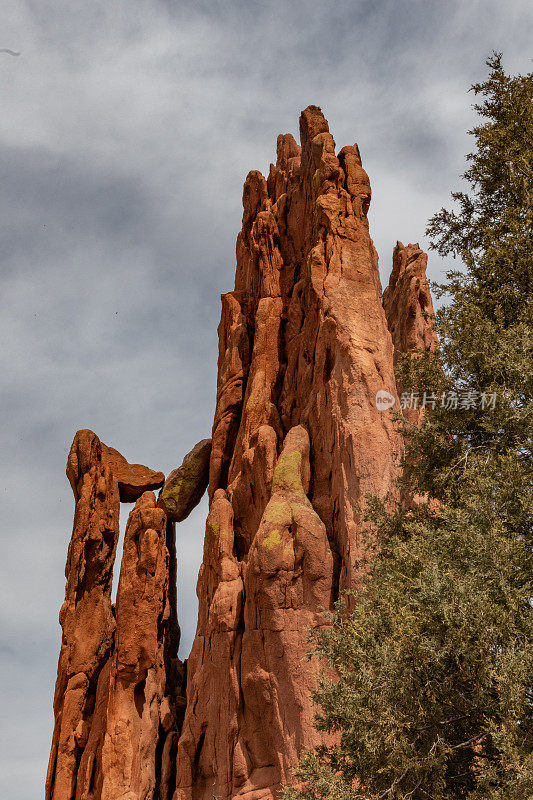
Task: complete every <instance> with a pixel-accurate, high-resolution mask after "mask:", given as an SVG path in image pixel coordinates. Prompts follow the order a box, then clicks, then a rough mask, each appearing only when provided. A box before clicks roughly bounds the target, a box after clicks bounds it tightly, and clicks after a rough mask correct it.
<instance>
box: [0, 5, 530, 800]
mask: <svg viewBox="0 0 533 800" xmlns="http://www.w3.org/2000/svg"><path fill="white" fill-rule="evenodd" d="M530 9H531V6H530V4H529V3H528V2H525V0H524V2H522V0H515V1H514V2H510V3H507V4H506V5H505V7H504V5H503V4H502V3H500V2H495V0H462V2H461V1H460V0H451V2H446V3H443V2H442V1H441V0H403V1H401V0H400V1H399V0H359V1H358V0H351V2H347V1H346V0H335V2H332V1H331V0H325V1H324V0H321V1H320V2H318V0H307V2H306V1H305V0H293V2H291V3H290V4H288V3H286V2H279V1H278V0H274V2H264V1H262V2H256V1H255V0H252V2H250V1H247V2H245V0H242V2H237V0H230V1H229V2H214V0H213V1H212V2H188V3H187V2H182V3H180V4H176V3H171V2H162V1H161V2H158V1H157V0H150V1H148V0H147V1H146V2H141V0H129V1H128V2H123V1H122V0H117V2H113V3H104V2H102V0H93V2H90V3H89V2H85V3H80V2H79V1H78V2H72V1H71V2H66V0H57V1H56V2H51V1H50V0H43V1H42V2H37V0H33V1H30V0H27V2H23V1H22V0H5V2H4V4H3V10H2V12H1V17H0V22H1V24H0V31H1V34H0V36H1V40H0V48H9V49H12V50H14V51H20V52H21V55H20V56H19V57H13V56H11V55H9V54H8V53H0V103H1V107H2V109H3V111H2V116H1V119H0V187H1V188H0V220H1V230H2V252H1V256H2V258H1V270H2V278H1V287H2V291H1V293H0V304H1V306H2V308H1V314H0V335H1V337H2V343H3V347H2V350H1V353H0V369H1V374H2V377H3V413H2V429H1V447H2V453H3V458H2V466H1V470H2V472H1V475H2V483H1V486H2V487H3V491H2V499H3V502H2V506H1V514H2V528H1V530H2V534H1V535H2V560H1V565H0V625H1V629H2V638H1V644H0V692H1V698H0V700H1V706H2V719H3V725H2V730H1V734H0V796H1V797H2V798H6V800H9V799H10V798H12V799H13V800H33V798H36V797H40V796H41V795H42V791H43V789H42V787H43V779H44V773H45V768H46V761H47V756H48V747H49V741H50V735H51V724H52V710H51V700H52V692H53V684H54V680H55V669H56V661H57V653H58V649H59V642H60V636H59V626H58V622H57V613H58V609H59V606H60V604H61V601H62V596H63V591H64V574H63V569H64V563H65V557H66V548H67V543H68V539H69V536H70V530H71V524H72V512H73V500H72V495H71V492H70V488H69V486H68V483H67V481H66V478H65V476H64V466H65V460H66V455H67V452H68V448H69V446H70V443H71V441H72V438H73V435H74V432H75V431H76V429H78V428H83V427H89V428H92V429H93V430H95V431H96V432H97V433H98V435H99V436H101V438H102V439H103V440H104V441H105V442H107V443H109V444H111V445H113V446H114V447H117V448H118V449H119V450H121V451H122V452H123V453H124V454H125V455H126V456H127V457H128V458H130V459H131V460H134V461H141V462H143V463H146V464H148V465H149V466H152V467H154V468H157V469H162V470H163V471H165V472H169V471H170V470H171V469H172V468H174V467H175V466H176V465H177V464H178V463H179V462H180V461H181V459H182V457H183V455H184V454H185V452H187V451H188V450H189V449H190V447H192V445H194V444H195V442H196V441H197V440H198V439H201V438H203V437H205V436H207V435H209V432H210V428H211V423H212V415H213V408H214V397H215V387H216V355H217V340H216V327H217V324H218V318H219V306H220V293H221V292H223V291H227V290H229V289H231V288H232V286H233V275H234V268H235V255H234V247H235V236H236V233H237V230H238V229H239V227H240V217H241V195H242V184H243V181H244V178H245V177H246V173H247V172H248V171H249V170H250V169H261V170H262V171H263V172H266V171H268V165H269V162H270V160H272V159H273V158H274V156H275V141H276V136H277V134H278V133H279V132H286V131H291V132H293V133H296V132H297V130H298V116H299V112H300V111H301V109H303V108H304V107H305V106H307V105H308V104H310V103H314V104H317V105H321V106H322V108H323V110H324V112H325V114H326V116H327V118H328V119H329V122H330V128H331V131H332V133H333V135H334V137H335V139H336V141H337V144H338V146H339V147H340V146H342V145H344V144H351V143H353V142H354V141H357V142H358V143H359V146H360V148H361V153H362V156H363V161H364V165H365V167H366V169H367V171H368V172H369V174H370V178H371V181H372V187H373V202H372V207H371V212H370V222H371V231H372V235H373V238H374V241H375V243H376V246H377V248H378V251H379V255H380V261H381V271H382V280H386V278H387V277H388V272H389V269H390V260H391V251H392V247H393V245H394V243H395V241H396V239H402V240H403V241H404V242H406V241H420V243H421V244H422V245H424V243H425V239H424V228H425V223H426V220H427V218H428V216H430V215H431V213H433V212H434V211H435V210H436V209H437V208H439V207H440V206H441V205H443V204H444V203H447V202H448V195H449V191H450V190H451V189H452V188H454V187H455V186H457V183H458V180H457V176H458V174H459V173H460V172H461V171H462V170H463V168H464V154H465V153H466V152H468V150H469V148H470V142H469V141H468V138H469V137H467V136H466V134H465V131H466V129H467V128H468V127H470V126H471V124H472V121H473V116H472V112H471V110H470V103H471V102H472V96H471V95H468V94H467V91H466V90H467V88H468V86H469V85H470V84H471V83H472V82H473V81H475V80H478V79H480V78H482V77H483V75H484V70H485V68H484V64H483V62H484V59H485V57H486V56H487V55H489V54H490V52H491V50H492V49H501V50H503V51H504V56H505V64H506V67H507V69H508V70H510V71H521V72H524V71H527V70H529V68H530V62H529V52H528V49H527V47H528V44H529V41H530V39H531V23H532V21H533V15H532V13H531V10H530ZM441 270H442V264H441V263H440V262H439V261H438V260H437V259H435V258H433V260H432V262H431V266H430V274H431V275H432V276H433V277H438V275H439V273H441ZM128 510H129V509H128V508H127V507H125V508H123V511H122V517H123V518H122V524H124V519H125V517H126V515H127V512H128ZM205 514H206V508H205V501H203V503H202V504H201V506H200V507H199V508H198V509H196V511H195V512H194V513H193V514H192V515H191V517H190V519H189V520H187V521H186V522H185V523H182V524H181V525H180V526H179V529H178V550H179V558H180V583H179V601H180V623H181V627H182V631H183V648H182V652H183V655H185V656H186V655H187V652H188V649H189V648H190V644H191V641H192V637H193V635H194V628H195V624H196V598H195V590H194V587H195V582H196V573H197V570H198V565H199V562H200V558H201V549H202V540H203V526H204V520H205Z"/></svg>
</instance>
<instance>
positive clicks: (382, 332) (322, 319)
mask: <svg viewBox="0 0 533 800" xmlns="http://www.w3.org/2000/svg"><path fill="white" fill-rule="evenodd" d="M300 135H301V137H300V138H301V144H300V145H298V144H296V142H295V141H294V139H293V137H292V136H291V135H290V134H286V135H282V136H279V137H278V143H277V163H276V165H275V166H274V165H272V166H271V168H270V174H269V176H268V179H265V178H264V177H263V176H262V175H261V174H260V173H259V172H255V171H254V172H250V174H249V175H248V177H247V179H246V182H245V185H244V192H243V206H244V213H243V220H242V230H241V232H240V233H239V236H238V239H237V272H236V279H235V289H234V291H233V292H231V293H229V294H227V295H224V296H223V297H222V318H221V322H220V326H219V361H218V383H217V406H216V412H215V421H214V426H213V447H212V454H211V469H210V486H209V494H210V498H211V510H210V514H209V517H208V521H207V527H206V539H205V548H204V561H203V564H202V568H201V570H200V577H199V581H198V590H197V593H198V600H199V620H198V629H197V635H196V638H195V641H194V644H193V649H192V653H191V656H190V658H189V661H188V681H187V709H186V713H185V721H184V726H183V732H182V735H181V739H180V742H179V746H178V766H177V780H178V788H177V792H176V795H175V800H192V798H194V799H195V800H204V798H205V800H208V798H209V800H211V798H212V797H213V796H215V797H217V798H234V797H239V798H243V800H260V799H262V798H270V797H274V796H275V795H276V793H277V791H278V789H279V788H280V786H281V785H282V784H283V783H285V782H290V781H291V779H292V770H293V768H294V767H295V766H296V764H297V761H298V757H299V755H300V753H301V750H302V748H303V747H305V746H313V745H316V744H319V743H320V736H319V735H318V734H317V733H316V731H315V730H314V728H313V709H312V705H311V700H310V692H311V689H312V687H313V685H314V680H315V675H316V670H317V664H316V663H314V662H313V660H311V661H310V662H309V661H307V660H306V659H305V657H304V654H305V652H306V651H307V650H308V647H309V645H308V640H307V635H306V631H307V629H308V628H309V627H310V626H311V627H317V626H321V625H324V624H325V619H324V616H323V611H324V610H328V609H331V608H332V605H333V603H334V601H335V600H336V599H337V597H338V596H339V593H340V592H341V591H342V590H344V589H347V588H350V587H353V586H354V585H355V582H356V578H357V569H358V567H357V561H358V558H359V556H360V554H361V542H360V538H359V537H360V524H361V523H360V517H359V513H360V512H359V511H358V509H359V508H360V507H361V506H362V505H364V502H365V497H366V495H367V494H369V493H374V494H379V495H381V496H384V495H385V494H387V493H388V492H391V491H392V490H393V486H394V478H395V475H396V471H397V466H398V461H399V456H400V453H401V440H400V437H399V434H398V433H397V431H396V429H395V427H394V424H393V422H392V419H391V416H390V414H388V413H384V412H383V411H381V410H379V409H378V407H377V406H376V402H375V398H376V393H377V392H378V391H380V390H384V391H385V392H388V393H391V394H392V395H393V397H394V398H396V408H398V405H397V403H398V401H397V395H396V387H395V379H394V368H393V359H394V357H393V342H392V338H391V334H390V332H389V330H388V326H387V320H386V315H385V312H384V309H383V306H382V298H381V285H380V280H379V273H378V259H377V254H376V251H375V249H374V246H373V244H372V240H371V238H370V235H369V229H368V220H367V212H368V208H369V205H370V198H371V190H370V182H369V179H368V176H367V174H366V172H365V171H364V169H363V167H362V164H361V158H360V154H359V149H358V147H357V145H352V146H348V147H344V148H343V149H342V150H341V151H340V153H339V154H338V155H336V154H335V143H334V141H333V137H332V136H331V134H330V133H329V128H328V124H327V122H326V120H325V118H324V116H323V114H322V112H321V111H320V109H319V108H317V107H315V106H310V107H309V108H307V109H306V110H305V111H304V112H303V113H302V115H301V117H300Z"/></svg>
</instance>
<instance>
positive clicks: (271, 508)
mask: <svg viewBox="0 0 533 800" xmlns="http://www.w3.org/2000/svg"><path fill="white" fill-rule="evenodd" d="M291 521H292V513H291V507H290V504H289V503H287V501H286V500H282V499H277V498H275V497H272V499H271V500H270V501H269V502H268V504H267V507H266V508H265V511H264V513H263V522H270V523H273V524H274V525H279V526H280V527H281V526H284V525H290V523H291Z"/></svg>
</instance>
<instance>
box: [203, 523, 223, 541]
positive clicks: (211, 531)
mask: <svg viewBox="0 0 533 800" xmlns="http://www.w3.org/2000/svg"><path fill="white" fill-rule="evenodd" d="M205 532H206V534H207V535H208V536H212V537H213V538H214V539H218V537H219V536H220V523H219V522H215V521H214V520H210V519H208V520H207V522H206V524H205Z"/></svg>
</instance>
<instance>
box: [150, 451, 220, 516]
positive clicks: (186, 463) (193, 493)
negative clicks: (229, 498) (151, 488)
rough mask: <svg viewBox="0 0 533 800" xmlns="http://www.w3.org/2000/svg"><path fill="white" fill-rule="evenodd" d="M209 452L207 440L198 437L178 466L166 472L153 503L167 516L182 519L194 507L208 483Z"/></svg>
mask: <svg viewBox="0 0 533 800" xmlns="http://www.w3.org/2000/svg"><path fill="white" fill-rule="evenodd" d="M210 455H211V439H202V440H201V441H200V442H198V444H196V445H195V446H194V447H193V449H192V450H191V451H190V452H189V453H187V455H186V456H185V458H184V459H183V461H182V463H181V466H180V467H178V468H177V469H175V470H173V471H172V472H171V473H170V475H169V476H168V478H167V479H166V481H165V483H164V485H163V488H162V489H161V493H160V495H159V500H158V503H157V504H158V506H159V507H160V508H162V509H163V511H164V512H165V514H166V515H167V519H169V520H171V521H172V522H183V520H184V519H186V518H187V517H188V516H189V514H190V513H191V511H192V510H193V508H196V506H197V505H198V503H199V502H200V500H201V499H202V497H203V496H204V494H205V490H206V489H207V485H208V483H209V457H210Z"/></svg>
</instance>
